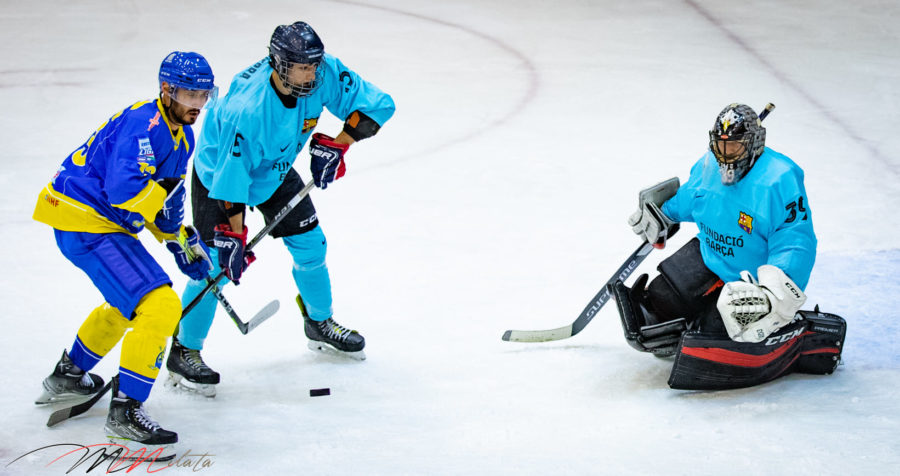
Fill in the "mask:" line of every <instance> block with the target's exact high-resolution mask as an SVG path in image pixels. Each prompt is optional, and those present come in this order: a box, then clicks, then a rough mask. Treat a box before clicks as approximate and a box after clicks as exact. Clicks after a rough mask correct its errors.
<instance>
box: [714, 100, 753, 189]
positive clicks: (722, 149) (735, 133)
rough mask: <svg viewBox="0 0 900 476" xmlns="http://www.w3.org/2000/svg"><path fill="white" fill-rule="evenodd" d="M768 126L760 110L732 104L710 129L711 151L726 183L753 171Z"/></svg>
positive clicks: (736, 180) (735, 180) (733, 182)
mask: <svg viewBox="0 0 900 476" xmlns="http://www.w3.org/2000/svg"><path fill="white" fill-rule="evenodd" d="M765 142H766V129H765V128H764V127H762V124H761V123H760V120H759V117H758V116H757V115H756V112H754V111H753V109H751V108H750V107H749V106H746V105H743V104H731V105H729V106H728V107H726V108H725V109H723V110H722V112H720V113H719V115H718V117H716V122H715V124H713V128H712V129H711V130H710V131H709V150H710V151H711V152H712V153H713V155H714V156H715V157H716V161H717V162H718V163H719V173H720V174H721V176H722V183H723V184H725V185H732V184H735V183H737V182H738V181H739V180H740V179H742V178H743V177H744V175H746V174H747V172H749V171H750V168H751V167H753V164H754V163H755V162H756V159H757V158H758V157H759V156H760V155H762V153H763V150H764V148H765Z"/></svg>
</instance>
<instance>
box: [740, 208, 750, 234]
mask: <svg viewBox="0 0 900 476" xmlns="http://www.w3.org/2000/svg"><path fill="white" fill-rule="evenodd" d="M738 226H740V227H741V229H742V230H744V231H746V232H747V233H748V234H753V217H752V216H750V215H747V214H746V213H744V212H741V216H740V217H738Z"/></svg>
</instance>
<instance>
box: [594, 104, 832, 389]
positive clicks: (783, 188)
mask: <svg viewBox="0 0 900 476" xmlns="http://www.w3.org/2000/svg"><path fill="white" fill-rule="evenodd" d="M773 107H774V106H770V107H767V109H766V111H769V110H771V108H773ZM763 117H764V116H763ZM765 140H766V129H765V128H764V127H763V126H762V120H761V119H760V117H759V116H757V114H756V112H755V111H754V110H753V109H751V108H750V107H749V106H746V105H744V104H736V103H735V104H730V105H728V106H727V107H725V109H723V110H722V111H721V112H720V113H719V115H718V116H717V117H716V121H715V123H714V125H713V127H712V129H711V130H710V132H709V150H708V151H707V152H706V153H705V154H704V155H703V156H702V157H701V158H700V160H698V161H697V162H696V163H695V164H694V166H693V168H692V169H691V175H690V178H689V179H688V181H687V182H686V183H684V184H683V185H680V186H679V184H678V179H677V178H673V179H670V180H668V181H665V182H662V183H660V184H658V185H656V186H654V187H650V188H648V189H646V190H644V191H642V192H641V194H640V197H639V208H638V211H637V212H635V213H634V214H633V215H632V216H631V217H630V218H629V220H628V222H629V225H631V226H632V229H633V231H634V232H635V233H636V234H638V235H640V236H642V237H643V238H644V239H645V240H647V241H648V242H649V243H652V244H654V246H655V247H657V248H662V247H664V246H665V240H666V238H668V237H669V236H671V235H672V234H673V233H675V232H676V231H677V230H678V228H679V223H680V222H695V223H696V224H697V227H698V228H699V233H698V235H697V237H695V238H694V239H692V240H690V241H689V242H688V243H687V244H686V245H685V246H683V247H682V248H681V249H679V250H678V251H676V252H675V253H674V254H673V255H672V256H669V257H668V258H666V259H665V260H663V261H662V262H661V263H660V265H659V267H658V269H659V271H660V274H659V275H658V276H656V277H655V278H654V279H653V280H649V276H648V275H646V274H643V275H641V276H640V277H638V278H637V279H636V280H635V283H634V285H633V286H632V287H631V288H627V287H625V285H624V284H623V283H622V281H618V282H615V283H614V284H612V285H610V292H611V293H612V295H613V296H614V297H615V299H616V304H617V306H618V310H619V314H620V317H621V318H622V326H623V329H624V330H625V337H626V340H627V341H628V343H629V344H630V345H631V346H632V347H634V348H636V349H637V350H641V351H644V352H650V353H653V354H654V355H656V356H660V357H665V356H672V355H675V356H676V359H675V361H676V364H675V366H674V367H673V372H672V376H671V377H670V380H669V384H670V386H672V387H673V388H692V389H725V388H738V387H744V386H750V385H755V384H758V383H762V382H765V381H768V380H772V379H774V378H777V377H779V376H781V375H784V374H786V373H790V372H794V371H796V372H805V373H831V372H832V371H833V370H834V368H835V366H836V365H837V364H836V362H837V361H838V360H839V357H840V345H841V340H842V339H843V336H844V332H845V329H846V325H845V323H844V321H843V319H842V318H840V317H838V316H833V315H829V314H824V313H820V312H818V310H816V311H800V306H802V305H803V303H804V302H805V301H806V295H805V294H804V289H805V288H806V284H807V282H808V281H809V276H810V273H811V271H812V268H813V264H814V263H815V258H816V243H817V240H816V235H815V232H814V230H813V221H812V212H811V210H810V206H809V201H808V199H807V196H806V189H805V187H804V184H803V176H804V174H803V170H802V169H801V168H800V167H799V166H798V165H797V164H796V163H794V162H793V161H792V160H791V159H789V158H788V157H786V156H785V155H783V154H780V153H778V152H775V151H774V150H772V149H770V148H768V147H766V146H765ZM648 280H649V285H648ZM835 342H836V344H835Z"/></svg>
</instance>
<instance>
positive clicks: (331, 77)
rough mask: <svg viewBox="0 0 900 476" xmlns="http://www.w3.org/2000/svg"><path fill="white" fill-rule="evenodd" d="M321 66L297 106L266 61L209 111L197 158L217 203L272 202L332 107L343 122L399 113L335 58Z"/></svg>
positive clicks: (382, 120) (241, 78) (202, 178)
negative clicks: (283, 95)
mask: <svg viewBox="0 0 900 476" xmlns="http://www.w3.org/2000/svg"><path fill="white" fill-rule="evenodd" d="M319 67H320V68H322V69H323V80H322V83H321V84H320V85H319V87H318V88H316V89H315V90H314V91H313V92H311V93H310V94H309V95H307V96H303V97H301V98H298V99H297V104H296V106H293V107H286V106H285V105H284V104H283V103H282V100H281V99H279V97H278V94H277V93H276V92H275V90H274V88H273V86H272V85H271V84H270V79H269V78H270V76H271V75H272V67H271V66H269V62H268V58H264V59H262V60H260V61H259V62H257V63H256V64H254V65H252V66H250V67H249V68H247V69H246V70H244V71H243V72H241V73H238V74H237V75H236V76H235V77H234V79H233V80H232V82H231V85H230V86H229V89H228V95H227V96H225V97H224V98H222V99H220V100H218V101H216V103H215V104H213V105H212V106H211V107H210V110H209V112H208V113H207V116H206V120H205V121H204V123H203V129H202V130H201V132H200V139H199V144H198V151H197V156H196V157H195V158H194V170H195V171H196V173H197V176H198V177H199V178H200V182H202V183H203V185H204V186H205V187H206V188H207V189H209V196H210V197H211V198H214V199H217V200H225V201H229V202H234V203H245V204H247V205H250V206H255V205H259V204H260V203H262V202H265V201H266V200H268V199H269V197H271V196H272V194H273V193H274V192H275V190H276V189H277V188H278V187H279V186H280V185H281V183H282V182H283V181H284V178H285V176H286V173H287V171H288V170H289V169H290V168H291V167H292V166H293V163H294V160H295V159H296V158H297V154H298V153H299V152H300V150H301V149H302V148H303V145H304V144H305V143H306V141H307V140H308V139H309V137H310V136H311V135H312V133H313V130H314V129H315V127H316V124H317V123H318V120H319V116H321V115H322V111H323V110H324V109H326V108H327V109H328V111H329V112H331V113H332V114H334V115H335V116H336V117H338V118H340V119H341V120H344V121H346V120H347V117H349V116H350V115H351V113H353V112H354V111H359V112H361V113H364V114H366V115H367V116H368V117H370V118H371V119H372V120H374V121H375V122H376V123H378V125H379V126H382V125H384V123H385V122H387V120H388V119H390V118H391V116H392V115H393V114H394V109H395V106H394V101H393V99H392V98H391V96H390V95H388V94H387V93H384V92H383V91H381V90H380V89H378V87H377V86H375V85H373V84H372V83H369V82H367V81H365V80H363V79H362V78H361V77H360V76H359V75H358V74H357V73H355V72H354V71H353V70H351V69H349V68H347V67H346V66H344V64H343V63H341V61H340V60H338V59H337V58H335V57H334V56H331V55H329V54H327V53H326V54H325V55H324V58H323V60H322V63H321V65H320V66H319Z"/></svg>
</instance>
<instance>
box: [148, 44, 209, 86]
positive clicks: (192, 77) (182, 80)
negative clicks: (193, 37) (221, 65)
mask: <svg viewBox="0 0 900 476" xmlns="http://www.w3.org/2000/svg"><path fill="white" fill-rule="evenodd" d="M163 81H165V82H167V83H169V84H170V85H172V86H175V87H179V88H184V89H212V88H214V87H215V77H214V76H213V72H212V68H210V67H209V63H208V62H207V61H206V58H204V57H203V55H200V54H198V53H194V52H187V53H185V52H181V51H173V52H171V53H169V55H168V56H166V57H165V59H163V61H162V64H161V65H159V82H160V84H162V82H163Z"/></svg>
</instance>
